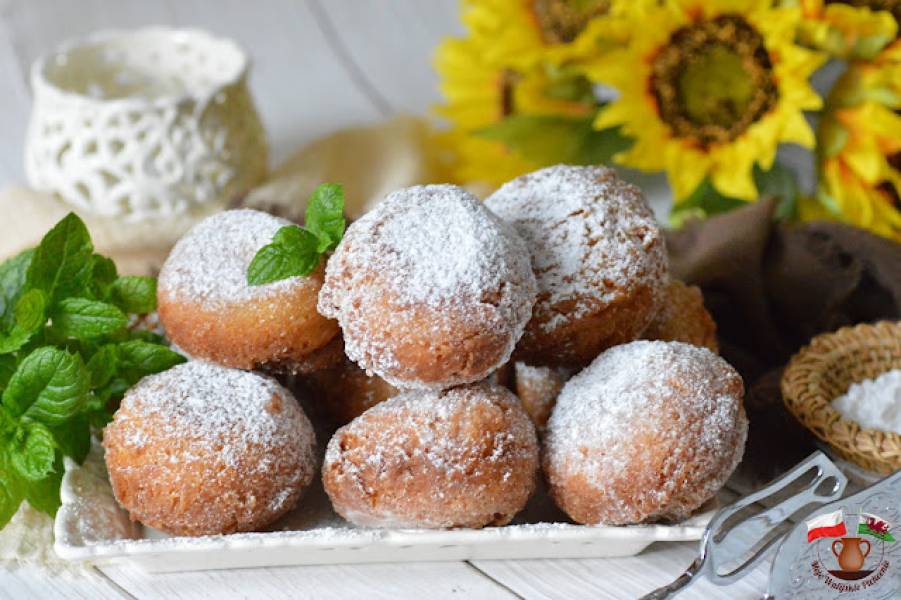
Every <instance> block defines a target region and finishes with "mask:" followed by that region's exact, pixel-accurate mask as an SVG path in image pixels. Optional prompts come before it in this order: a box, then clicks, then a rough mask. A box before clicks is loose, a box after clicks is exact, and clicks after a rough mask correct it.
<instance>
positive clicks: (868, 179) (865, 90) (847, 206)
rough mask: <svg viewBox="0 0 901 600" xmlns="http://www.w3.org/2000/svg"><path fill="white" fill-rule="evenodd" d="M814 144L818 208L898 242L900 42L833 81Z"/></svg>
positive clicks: (900, 206) (900, 218)
mask: <svg viewBox="0 0 901 600" xmlns="http://www.w3.org/2000/svg"><path fill="white" fill-rule="evenodd" d="M817 142H818V143H817V149H818V152H817V154H818V169H819V189H818V194H817V200H818V201H819V204H820V207H819V210H824V211H825V212H823V214H824V215H831V216H832V217H833V218H836V219H840V220H842V221H845V222H848V223H851V224H854V225H857V226H858V227H864V228H866V229H870V230H871V231H874V232H876V233H879V234H881V235H884V236H887V237H892V238H895V239H898V240H901V40H896V41H895V42H893V43H892V44H891V45H889V46H887V47H886V48H885V49H884V50H883V51H882V52H881V53H879V55H878V56H876V57H875V58H874V59H873V60H872V61H868V62H855V63H852V64H851V66H850V67H849V68H848V70H847V71H846V72H845V73H844V74H843V75H842V77H841V78H840V79H839V80H838V81H837V82H836V84H835V86H834V87H833V91H832V92H831V93H830V94H829V96H828V98H827V99H826V107H825V110H824V113H823V117H822V119H821V121H820V126H819V128H818V130H817ZM802 216H804V215H802Z"/></svg>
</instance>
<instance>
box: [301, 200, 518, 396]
mask: <svg viewBox="0 0 901 600" xmlns="http://www.w3.org/2000/svg"><path fill="white" fill-rule="evenodd" d="M535 290H536V288H535V278H534V275H533V274H532V270H531V265H530V263H529V255H528V251H527V249H526V247H525V244H524V242H523V241H522V239H520V237H519V236H518V235H517V234H516V232H515V231H514V230H513V228H512V227H510V226H509V225H507V224H506V223H504V222H503V221H502V220H501V219H499V218H498V217H497V216H496V215H494V214H493V213H491V211H490V210H488V209H487V208H486V207H485V206H484V205H483V204H482V203H481V202H480V201H479V200H478V199H477V198H476V197H474V196H473V195H471V194H469V193H468V192H466V191H464V190H463V189H461V188H459V187H457V186H452V185H427V186H414V187H411V188H406V189H402V190H398V191H396V192H394V193H392V194H389V195H388V196H387V197H386V198H385V200H384V201H382V202H381V203H380V204H378V205H377V206H376V207H375V208H374V209H373V210H372V211H370V212H369V213H367V214H366V215H364V216H363V217H362V218H361V219H359V220H358V221H355V222H354V223H353V224H352V225H351V226H350V227H348V229H347V232H346V233H345V236H344V239H343V240H342V242H341V244H340V245H339V246H338V248H337V249H336V251H335V253H334V255H333V256H332V257H331V259H330V260H329V262H328V265H327V267H326V277H325V284H324V285H323V288H322V291H321V292H320V294H319V311H320V312H321V313H322V314H323V315H325V316H327V317H331V318H336V319H338V321H339V322H340V324H341V328H342V331H343V333H344V339H345V352H346V353H347V355H348V356H349V357H350V358H351V359H352V360H354V361H355V362H357V363H358V364H359V365H360V366H361V367H363V368H364V369H366V370H369V371H372V372H375V373H376V374H378V375H379V376H381V377H382V378H384V379H385V380H386V381H388V382H389V383H391V384H393V385H395V386H397V387H405V388H446V387H449V386H452V385H458V384H462V383H469V382H472V381H478V380H480V379H482V378H484V377H485V376H486V375H488V374H489V373H490V372H491V371H493V370H494V369H495V368H496V367H498V366H499V365H501V364H503V363H504V362H506V361H507V359H508V358H509V357H510V354H511V353H512V351H513V347H514V346H515V344H516V341H517V340H518V339H519V337H520V336H521V335H522V331H523V328H524V327H525V324H526V322H527V321H528V320H529V316H530V314H531V308H532V304H533V302H534V298H535ZM480 336H486V337H487V336H491V338H492V340H490V341H489V342H486V343H485V344H482V343H481V342H482V340H479V339H478V338H479V337H480ZM425 338H429V339H430V340H432V341H431V342H428V341H426V342H423V340H424V339H425ZM474 338H475V342H473V339H474ZM495 340H499V341H497V342H495ZM470 345H472V346H475V347H476V350H472V352H474V353H478V352H480V351H481V349H483V348H484V347H485V346H488V347H490V348H491V350H490V351H489V352H488V353H487V355H478V356H467V355H465V354H466V353H467V352H469V351H470V350H467V348H469V346H470ZM420 346H421V347H420ZM411 348H412V349H411ZM405 353H406V354H407V355H409V356H405ZM430 354H432V355H438V354H441V355H444V361H443V362H444V364H446V365H448V367H447V369H448V371H447V372H446V373H442V372H440V365H429V366H428V369H431V371H432V372H431V373H429V374H425V373H423V372H422V371H424V370H426V367H421V366H420V365H416V364H411V362H415V361H416V360H417V359H419V358H421V357H423V356H425V357H428V356H429V355H430ZM461 354H463V355H462V356H461ZM411 357H412V360H411V359H410V358H411ZM455 361H456V362H459V363H460V366H459V368H457V367H454V366H453V365H454V363H455ZM474 363H478V364H474ZM420 367H421V368H420Z"/></svg>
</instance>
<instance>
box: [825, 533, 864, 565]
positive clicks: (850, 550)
mask: <svg viewBox="0 0 901 600" xmlns="http://www.w3.org/2000/svg"><path fill="white" fill-rule="evenodd" d="M863 544H866V546H867V549H866V551H861V548H860V547H861V545H863ZM836 546H839V547H840V548H841V551H839V550H836ZM870 549H871V546H870V542H868V541H867V540H863V539H861V538H859V537H843V538H841V539H838V540H835V541H834V542H832V553H833V554H835V557H836V558H837V559H838V565H839V566H840V567H841V568H842V570H843V571H860V569H861V568H862V567H863V562H864V560H866V558H867V556H869V554H870Z"/></svg>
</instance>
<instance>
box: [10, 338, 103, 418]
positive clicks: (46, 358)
mask: <svg viewBox="0 0 901 600" xmlns="http://www.w3.org/2000/svg"><path fill="white" fill-rule="evenodd" d="M89 386H90V377H89V375H88V371H87V369H86V368H85V366H84V363H83V362H82V360H81V356H79V355H78V354H70V353H68V352H66V351H65V350H61V349H59V348H54V347H52V346H43V347H41V348H38V349H37V350H35V351H34V352H32V353H31V354H29V355H28V356H26V357H25V359H24V360H23V361H22V362H21V363H20V364H19V366H18V368H17V369H16V371H15V373H13V375H12V377H11V378H10V380H9V383H8V384H7V386H6V389H4V390H3V405H4V406H5V407H6V410H7V411H9V414H10V415H11V416H13V417H19V418H21V417H27V418H29V419H32V420H34V421H39V422H41V423H43V424H45V425H50V426H54V425H60V424H62V423H64V422H65V421H66V420H68V419H69V418H71V417H72V416H73V415H74V414H76V413H77V412H78V410H79V409H80V408H81V405H82V404H83V403H84V402H85V400H86V399H87V395H88V390H89Z"/></svg>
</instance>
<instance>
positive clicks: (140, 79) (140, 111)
mask: <svg viewBox="0 0 901 600" xmlns="http://www.w3.org/2000/svg"><path fill="white" fill-rule="evenodd" d="M247 72H248V59H247V56H246V55H245V53H244V52H243V51H242V50H241V49H240V48H239V47H238V46H237V44H235V43H234V42H232V41H230V40H227V39H223V38H218V37H214V36H212V35H210V34H209V33H206V32H203V31H199V30H178V29H167V28H159V27H151V28H145V29H139V30H135V31H106V32H100V33H96V34H93V35H91V36H90V37H88V38H86V39H84V40H79V41H77V42H75V43H70V44H67V45H64V46H63V47H61V48H60V49H59V50H58V51H56V52H54V53H52V54H50V55H48V56H46V57H44V58H41V59H39V60H38V61H37V62H35V64H34V65H33V67H32V72H31V81H32V86H33V88H34V108H33V111H32V116H31V123H30V125H29V130H28V139H27V142H26V147H25V170H26V174H27V176H28V180H29V182H30V183H31V185H32V186H33V187H34V188H36V189H39V190H43V191H49V192H53V193H54V194H56V195H57V196H58V197H59V198H60V199H61V200H63V201H64V202H67V203H69V204H70V205H72V206H74V207H76V208H78V209H81V210H83V211H86V212H89V213H94V214H97V215H102V216H106V217H115V218H117V219H123V220H126V221H142V220H147V219H158V218H161V217H176V216H179V215H183V214H186V213H196V212H208V211H209V210H211V209H213V208H215V207H216V206H224V205H226V204H228V203H230V202H232V201H234V200H236V199H237V198H239V197H241V196H243V194H245V193H246V192H247V191H248V190H249V189H250V188H252V187H253V186H255V185H257V184H258V183H259V182H260V181H261V180H262V179H263V178H264V177H265V175H266V170H267V149H266V138H265V132H264V131H263V127H262V125H261V123H260V119H259V116H258V114H257V112H256V109H255V108H254V105H253V101H252V99H251V96H250V92H249V90H248V87H247Z"/></svg>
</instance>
